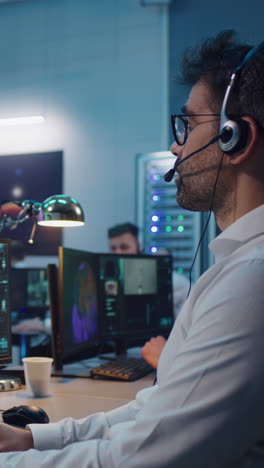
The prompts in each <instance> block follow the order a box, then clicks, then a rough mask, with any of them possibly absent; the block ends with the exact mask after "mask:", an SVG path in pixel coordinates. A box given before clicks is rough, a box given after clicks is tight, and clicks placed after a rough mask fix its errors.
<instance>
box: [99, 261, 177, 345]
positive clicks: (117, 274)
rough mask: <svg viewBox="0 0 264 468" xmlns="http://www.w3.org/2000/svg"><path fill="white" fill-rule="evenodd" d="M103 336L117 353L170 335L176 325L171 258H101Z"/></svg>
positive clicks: (100, 287) (100, 288) (100, 293)
mask: <svg viewBox="0 0 264 468" xmlns="http://www.w3.org/2000/svg"><path fill="white" fill-rule="evenodd" d="M99 297H100V312H101V318H102V325H101V326H102V333H103V337H104V339H105V340H111V339H112V340H113V341H114V342H115V344H116V352H117V353H122V352H124V351H125V348H126V347H127V346H131V345H137V344H138V345H142V344H144V342H145V341H146V340H147V339H149V338H151V337H152V336H155V335H163V336H167V335H168V334H169V332H170V330H171V328H172V325H173V321H174V319H173V301H172V257H171V256H170V255H162V256H161V255H159V256H154V255H142V254H141V255H113V254H100V255H99Z"/></svg>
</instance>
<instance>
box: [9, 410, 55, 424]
mask: <svg viewBox="0 0 264 468" xmlns="http://www.w3.org/2000/svg"><path fill="white" fill-rule="evenodd" d="M2 418H3V421H4V422H5V423H7V424H10V425H12V426H19V427H26V425H27V424H32V423H48V422H49V417H48V415H47V413H46V412H45V411H44V410H43V409H42V408H39V406H34V405H28V406H27V405H21V406H13V408H9V409H7V410H5V411H3V412H2Z"/></svg>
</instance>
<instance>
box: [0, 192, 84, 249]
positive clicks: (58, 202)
mask: <svg viewBox="0 0 264 468" xmlns="http://www.w3.org/2000/svg"><path fill="white" fill-rule="evenodd" d="M0 214H1V215H2V218H1V219H0V231H2V230H3V229H4V228H9V229H15V228H16V227H17V226H18V225H19V224H21V223H24V222H25V221H27V220H28V219H29V218H32V217H34V218H35V222H34V224H33V228H32V232H31V235H30V238H29V240H28V242H29V243H30V244H32V243H33V238H34V234H35V230H36V225H37V224H39V225H41V226H51V227H67V226H69V227H74V226H82V225H83V224H84V213H83V210H82V207H81V205H80V204H79V203H78V202H77V200H75V199H74V198H73V197H69V196H67V195H53V196H51V197H49V198H46V200H44V201H43V202H42V203H40V202H36V201H34V200H24V201H22V202H16V201H14V202H11V201H3V202H2V203H1V204H0Z"/></svg>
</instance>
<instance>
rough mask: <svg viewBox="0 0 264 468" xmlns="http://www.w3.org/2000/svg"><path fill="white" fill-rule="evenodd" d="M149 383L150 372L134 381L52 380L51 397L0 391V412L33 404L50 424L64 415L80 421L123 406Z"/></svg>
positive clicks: (21, 391) (54, 378)
mask: <svg viewBox="0 0 264 468" xmlns="http://www.w3.org/2000/svg"><path fill="white" fill-rule="evenodd" d="M153 380H154V373H153V374H149V375H147V376H145V377H143V378H142V379H140V380H136V381H134V382H116V381H112V380H111V381H110V380H93V379H78V378H77V379H74V378H61V377H52V378H51V384H50V388H51V396H49V397H45V398H30V397H28V396H27V394H26V388H25V387H24V386H23V387H22V388H21V389H19V390H16V391H10V392H1V409H2V410H6V409H8V408H11V407H12V406H19V405H30V404H33V405H37V406H40V407H41V408H43V409H44V410H45V411H46V412H47V414H48V415H49V418H50V422H56V421H58V420H60V419H63V418H65V417H67V416H72V417H74V418H76V419H80V418H82V417H84V416H88V415H89V414H93V413H97V412H100V411H110V410H112V409H114V408H117V407H119V406H121V405H124V404H126V403H127V402H128V401H130V400H133V399H134V397H135V395H136V393H137V391H139V390H141V389H142V388H146V387H149V386H151V385H152V384H153Z"/></svg>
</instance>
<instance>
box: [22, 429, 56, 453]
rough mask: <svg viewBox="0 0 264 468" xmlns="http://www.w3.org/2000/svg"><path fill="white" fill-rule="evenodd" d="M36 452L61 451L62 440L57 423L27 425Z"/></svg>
mask: <svg viewBox="0 0 264 468" xmlns="http://www.w3.org/2000/svg"><path fill="white" fill-rule="evenodd" d="M27 428H29V429H30V430H31V432H32V437H33V442H34V448H35V449H36V450H47V449H50V450H51V449H61V448H62V438H61V433H60V430H58V424H57V423H49V424H28V425H27Z"/></svg>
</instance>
